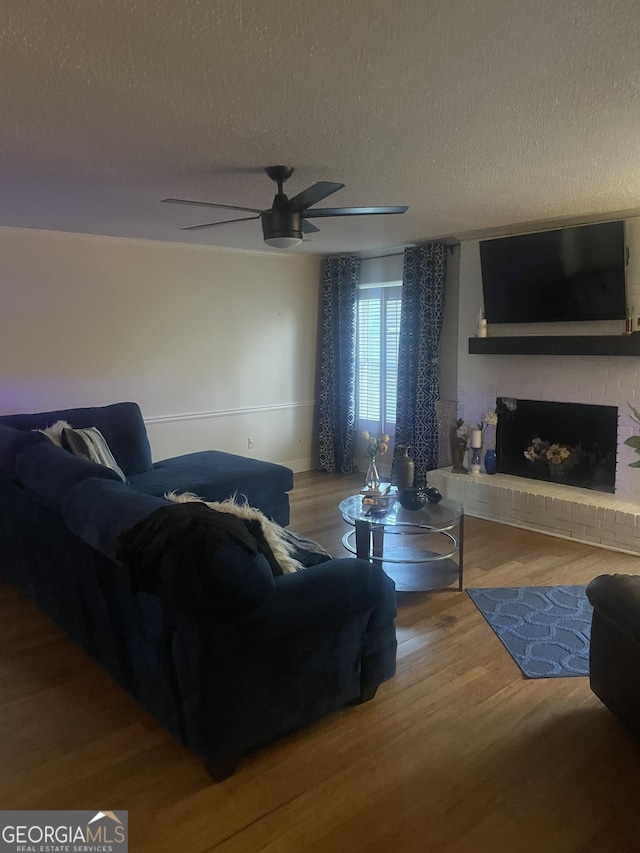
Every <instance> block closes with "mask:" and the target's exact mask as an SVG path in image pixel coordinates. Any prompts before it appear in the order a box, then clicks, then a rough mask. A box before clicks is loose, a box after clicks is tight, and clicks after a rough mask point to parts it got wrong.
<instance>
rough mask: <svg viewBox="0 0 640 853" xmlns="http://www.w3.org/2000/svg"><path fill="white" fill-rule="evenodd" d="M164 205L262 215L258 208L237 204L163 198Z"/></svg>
mask: <svg viewBox="0 0 640 853" xmlns="http://www.w3.org/2000/svg"><path fill="white" fill-rule="evenodd" d="M161 203H163V204H165V203H166V204H195V205H197V206H198V207H221V208H222V209H223V210H244V211H246V212H247V213H262V211H261V210H258V208H257V207H239V206H238V205H237V204H215V203H214V202H212V201H188V200H187V199H186V198H163V199H161Z"/></svg>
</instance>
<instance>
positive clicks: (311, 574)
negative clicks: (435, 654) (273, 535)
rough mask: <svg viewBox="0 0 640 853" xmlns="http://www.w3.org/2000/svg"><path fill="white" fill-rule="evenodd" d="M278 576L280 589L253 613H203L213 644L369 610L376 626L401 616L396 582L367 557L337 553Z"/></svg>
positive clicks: (241, 644)
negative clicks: (218, 616) (223, 616)
mask: <svg viewBox="0 0 640 853" xmlns="http://www.w3.org/2000/svg"><path fill="white" fill-rule="evenodd" d="M274 581H275V592H274V595H273V596H272V597H271V598H270V599H269V600H268V601H267V602H265V603H264V604H263V605H262V606H261V607H260V608H258V609H257V610H255V611H254V612H253V613H250V614H247V615H246V616H245V617H243V618H241V619H234V620H233V621H224V622H220V621H219V620H210V619H208V618H207V617H206V615H204V616H203V617H202V619H203V627H204V631H205V633H206V634H207V636H208V639H210V640H212V641H213V643H212V646H213V648H216V646H217V645H218V644H222V646H221V647H222V648H225V647H226V648H228V647H229V646H230V645H231V646H233V647H234V648H236V649H240V648H248V647H251V646H252V645H254V644H255V643H256V642H263V641H264V640H266V639H273V638H276V637H285V636H287V635H291V634H296V633H298V632H306V631H309V630H313V628H314V627H318V626H320V625H322V624H325V623H327V622H335V621H336V620H340V619H343V618H346V617H348V616H350V615H351V614H353V613H358V612H362V611H365V610H369V611H371V619H370V622H371V627H376V626H377V625H379V624H387V623H390V622H393V620H394V618H395V616H396V597H395V584H394V582H393V581H392V580H391V578H390V577H389V576H388V575H386V574H385V573H384V571H383V570H382V569H381V568H380V567H379V566H376V565H374V564H372V563H369V562H367V561H366V560H358V559H354V558H353V557H344V558H334V559H332V560H327V561H326V562H324V563H320V564H319V565H317V566H310V567H309V568H307V569H303V570H302V571H299V572H294V573H292V574H286V575H280V576H278V577H276V578H274Z"/></svg>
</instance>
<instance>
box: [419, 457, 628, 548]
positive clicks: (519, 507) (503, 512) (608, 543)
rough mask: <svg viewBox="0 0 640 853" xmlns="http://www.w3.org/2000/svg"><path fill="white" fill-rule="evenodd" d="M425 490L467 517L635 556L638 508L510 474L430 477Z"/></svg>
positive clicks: (437, 474)
mask: <svg viewBox="0 0 640 853" xmlns="http://www.w3.org/2000/svg"><path fill="white" fill-rule="evenodd" d="M428 484H429V485H430V486H435V487H436V488H437V489H439V491H440V492H441V493H442V494H443V495H444V496H445V497H448V498H451V499H452V500H454V501H457V502H458V503H460V504H462V505H463V506H464V510H465V513H466V514H467V515H471V516H475V517H476V518H486V519H488V520H489V521H499V522H501V523H502V524H510V525H512V526H514V527H523V528H526V529H528V530H539V531H540V532H541V533H547V534H549V535H550V536H558V537H560V538H562V539H573V540H575V541H578V542H586V543H588V544H589V545H598V546H600V547H602V548H610V549H612V550H615V551H624V552H627V553H631V554H638V555H640V506H639V505H638V503H637V502H633V501H630V500H628V499H624V498H622V497H616V496H615V495H610V494H606V493H604V492H596V491H591V490H588V489H578V488H573V487H571V486H562V485H557V484H555V483H547V482H544V481H542V480H528V479H525V478H524V477H512V476H510V475H509V474H494V475H489V474H479V475H477V476H472V475H470V474H453V473H452V471H451V468H439V469H438V470H436V471H431V472H430V473H429V476H428Z"/></svg>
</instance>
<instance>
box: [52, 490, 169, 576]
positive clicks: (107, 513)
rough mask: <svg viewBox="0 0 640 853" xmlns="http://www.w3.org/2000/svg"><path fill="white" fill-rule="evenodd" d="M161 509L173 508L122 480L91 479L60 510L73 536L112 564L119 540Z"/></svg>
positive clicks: (65, 498) (64, 500)
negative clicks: (119, 537) (127, 531)
mask: <svg viewBox="0 0 640 853" xmlns="http://www.w3.org/2000/svg"><path fill="white" fill-rule="evenodd" d="M162 506H170V504H169V502H168V501H166V500H164V498H156V497H153V496H152V495H143V494H141V493H140V492H136V491H134V490H133V489H131V488H129V486H127V485H125V483H123V482H121V481H120V480H117V481H116V480H105V479H102V478H97V477H88V478H87V479H85V480H81V481H80V482H79V483H78V484H77V485H75V486H74V487H73V488H72V489H69V491H68V492H67V493H66V495H65V496H64V498H63V501H62V505H61V509H62V515H63V517H64V520H65V522H66V525H67V527H68V528H69V530H71V532H72V533H75V534H76V536H79V537H80V538H81V539H83V540H84V541H85V542H86V543H87V544H88V545H91V547H92V548H95V549H96V551H100V552H101V553H102V554H106V556H107V557H110V558H111V559H112V560H113V559H114V558H115V554H116V550H117V548H118V536H119V535H120V534H121V533H123V532H124V531H125V530H128V529H129V528H130V527H133V525H134V524H137V523H138V522H139V521H141V519H143V518H146V517H147V516H148V515H150V514H151V513H152V512H153V511H154V510H156V509H158V508H159V507H162Z"/></svg>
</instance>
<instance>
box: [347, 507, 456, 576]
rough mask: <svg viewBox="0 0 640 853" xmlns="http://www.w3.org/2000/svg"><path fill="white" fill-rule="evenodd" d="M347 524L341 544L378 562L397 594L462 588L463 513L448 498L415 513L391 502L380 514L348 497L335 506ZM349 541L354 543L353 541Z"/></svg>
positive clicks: (358, 555) (363, 557) (364, 558)
mask: <svg viewBox="0 0 640 853" xmlns="http://www.w3.org/2000/svg"><path fill="white" fill-rule="evenodd" d="M340 512H341V513H342V517H343V519H344V520H345V521H346V522H347V523H348V524H352V525H353V528H354V529H353V530H349V531H347V533H345V535H344V536H343V538H342V544H343V545H344V547H345V548H346V549H347V551H350V552H351V553H352V554H355V555H356V556H357V557H360V558H361V559H363V560H370V561H371V562H375V563H378V564H380V565H381V566H382V567H383V569H384V570H385V572H386V573H387V574H388V575H389V576H390V577H391V578H393V580H394V581H395V584H396V589H397V590H398V591H400V592H409V591H421V590H435V589H447V588H450V587H451V586H453V585H454V584H456V587H457V589H459V590H461V589H462V573H463V544H464V509H463V508H462V506H460V504H457V503H455V501H451V500H448V499H446V498H445V499H443V500H441V501H440V503H437V504H431V503H427V504H425V506H423V507H422V508H421V509H417V510H409V509H404V508H403V507H402V506H401V505H400V503H399V502H398V501H397V500H396V501H394V502H393V503H392V504H391V506H390V507H389V508H388V509H386V510H384V511H382V510H372V508H371V507H370V506H367V505H364V506H363V504H362V495H352V496H351V497H349V498H345V500H343V501H342V503H341V504H340ZM354 540H355V541H354Z"/></svg>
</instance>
